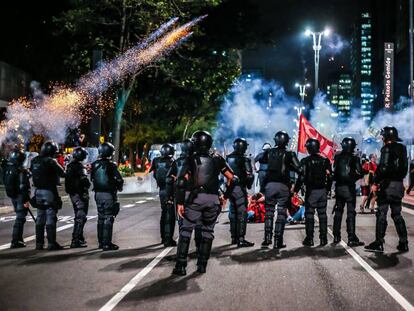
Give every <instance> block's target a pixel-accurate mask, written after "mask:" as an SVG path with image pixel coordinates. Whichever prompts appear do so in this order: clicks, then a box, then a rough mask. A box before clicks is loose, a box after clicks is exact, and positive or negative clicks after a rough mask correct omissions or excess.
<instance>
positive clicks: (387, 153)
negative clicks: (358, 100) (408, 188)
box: [365, 126, 408, 252]
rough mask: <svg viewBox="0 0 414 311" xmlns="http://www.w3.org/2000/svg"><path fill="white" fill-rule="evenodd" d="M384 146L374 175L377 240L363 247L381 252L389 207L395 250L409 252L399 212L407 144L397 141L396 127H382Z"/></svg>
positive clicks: (403, 223)
mask: <svg viewBox="0 0 414 311" xmlns="http://www.w3.org/2000/svg"><path fill="white" fill-rule="evenodd" d="M381 135H382V136H383V141H384V146H383V147H382V149H381V159H380V163H379V165H378V168H377V170H376V171H375V175H374V184H376V185H378V187H379V190H378V196H377V204H378V211H377V214H376V217H377V219H376V230H375V231H376V232H375V235H376V239H375V241H374V242H372V243H371V244H369V245H368V246H366V247H365V248H366V249H367V250H369V251H375V252H383V251H384V237H385V232H386V230H387V213H388V208H391V217H392V219H393V220H394V224H395V228H396V230H397V233H398V236H399V239H400V240H399V243H398V246H397V249H398V250H399V251H400V252H407V251H408V239H407V227H406V225H405V221H404V218H403V216H402V214H401V201H402V198H403V196H404V185H403V179H404V177H405V176H406V175H407V170H408V159H407V149H406V147H405V146H404V145H403V144H401V143H399V142H398V141H400V139H399V138H398V132H397V129H396V128H395V127H388V126H387V127H384V128H383V130H382V132H381Z"/></svg>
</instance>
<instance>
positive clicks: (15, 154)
mask: <svg viewBox="0 0 414 311" xmlns="http://www.w3.org/2000/svg"><path fill="white" fill-rule="evenodd" d="M25 159H26V154H25V153H24V152H23V150H20V149H15V150H13V151H12V152H10V154H9V161H10V162H11V163H13V164H17V165H22V164H23V162H24V160H25Z"/></svg>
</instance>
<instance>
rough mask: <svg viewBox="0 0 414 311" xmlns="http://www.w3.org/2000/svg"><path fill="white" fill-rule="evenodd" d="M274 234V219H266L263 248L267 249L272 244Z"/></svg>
mask: <svg viewBox="0 0 414 311" xmlns="http://www.w3.org/2000/svg"><path fill="white" fill-rule="evenodd" d="M272 234H273V217H272V218H271V217H269V218H267V217H266V218H265V235H264V241H263V243H262V248H267V247H268V246H269V245H270V244H272Z"/></svg>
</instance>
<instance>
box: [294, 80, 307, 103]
mask: <svg viewBox="0 0 414 311" xmlns="http://www.w3.org/2000/svg"><path fill="white" fill-rule="evenodd" d="M295 87H297V88H299V96H300V98H301V100H302V103H304V102H305V96H306V88H307V87H310V84H309V83H306V84H299V83H296V84H295Z"/></svg>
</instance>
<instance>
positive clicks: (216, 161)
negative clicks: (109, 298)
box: [173, 131, 234, 275]
mask: <svg viewBox="0 0 414 311" xmlns="http://www.w3.org/2000/svg"><path fill="white" fill-rule="evenodd" d="M192 140H193V142H194V148H195V154H194V157H193V161H192V162H193V163H192V164H191V165H189V167H188V168H187V169H186V170H185V171H183V172H182V173H181V174H180V175H179V176H178V178H177V183H176V187H177V193H176V200H177V207H178V215H179V216H180V217H182V218H183V224H182V226H181V230H180V238H179V241H178V246H177V262H176V265H175V268H174V270H173V274H177V275H186V266H187V255H188V249H189V247H190V239H191V235H192V232H193V230H194V228H195V226H196V225H197V224H199V223H201V235H202V238H201V243H200V247H199V249H198V252H197V254H198V260H197V271H198V272H199V273H205V272H206V267H207V262H208V259H209V258H210V252H211V246H212V243H213V239H214V226H215V224H216V220H217V217H218V215H219V212H220V200H219V178H218V177H219V175H220V174H223V175H224V176H225V177H226V178H227V180H228V184H229V185H231V183H232V181H233V178H234V174H233V172H232V170H231V168H230V167H229V166H228V165H227V163H226V161H225V159H224V158H223V157H221V156H220V155H219V154H217V153H212V152H211V150H210V148H211V146H212V143H213V138H212V137H211V135H210V134H209V133H208V132H206V131H197V132H195V133H194V134H193V136H192ZM186 189H191V191H190V192H189V193H188V192H187V195H186Z"/></svg>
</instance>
